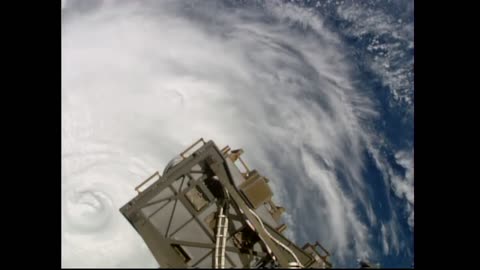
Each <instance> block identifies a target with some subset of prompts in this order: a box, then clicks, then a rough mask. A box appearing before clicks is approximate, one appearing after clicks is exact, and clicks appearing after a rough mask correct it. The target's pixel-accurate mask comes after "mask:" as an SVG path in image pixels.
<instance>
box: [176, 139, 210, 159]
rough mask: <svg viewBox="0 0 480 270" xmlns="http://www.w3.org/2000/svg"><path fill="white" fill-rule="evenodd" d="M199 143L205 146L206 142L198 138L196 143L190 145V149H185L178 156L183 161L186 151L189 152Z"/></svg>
mask: <svg viewBox="0 0 480 270" xmlns="http://www.w3.org/2000/svg"><path fill="white" fill-rule="evenodd" d="M200 142H203V144H206V142H205V141H204V140H203V138H200V139H198V141H196V142H195V143H194V144H192V145H190V147H188V148H187V149H185V150H184V151H183V152H182V153H180V156H181V157H182V158H183V159H186V157H185V156H184V155H185V153H187V152H188V151H190V149H192V148H193V147H194V146H195V145H197V144H198V143H200Z"/></svg>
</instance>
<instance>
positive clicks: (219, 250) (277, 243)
mask: <svg viewBox="0 0 480 270" xmlns="http://www.w3.org/2000/svg"><path fill="white" fill-rule="evenodd" d="M242 154H243V150H242V149H238V150H231V149H230V147H228V146H226V147H225V148H223V149H221V150H220V149H219V148H217V146H216V145H215V143H214V142H212V141H208V142H205V141H204V140H203V139H200V140H198V141H197V142H196V143H194V144H193V145H192V146H190V147H188V148H187V149H186V150H185V151H183V152H182V153H180V155H179V157H178V158H175V159H173V160H172V161H171V162H170V163H169V164H168V165H167V167H166V168H165V170H164V172H163V174H162V175H160V173H159V172H156V173H154V174H153V175H152V176H151V177H149V178H148V179H146V180H145V181H144V182H143V183H141V184H140V185H139V186H137V187H136V188H135V189H136V191H137V192H138V194H137V196H136V197H135V198H133V199H132V200H131V201H129V202H128V203H127V204H125V205H124V206H123V207H122V208H121V209H120V212H121V213H122V214H123V215H124V216H125V218H126V219H127V220H128V221H129V222H130V224H131V225H132V226H133V228H134V229H135V230H136V231H137V232H138V234H139V235H140V236H141V237H142V239H143V240H144V241H145V243H146V245H147V246H148V248H149V250H150V251H151V253H152V254H153V256H154V257H155V259H156V260H157V262H158V263H159V265H160V267H166V268H277V267H278V268H331V267H332V265H331V263H330V262H329V261H328V257H329V256H330V254H329V252H328V251H327V250H325V249H324V248H323V247H322V246H321V245H320V244H319V243H318V242H315V243H314V244H309V243H307V244H305V245H304V246H303V247H302V248H300V247H298V246H297V245H295V244H294V243H293V242H292V241H290V240H289V239H288V238H287V237H285V236H284V235H283V232H284V231H285V229H286V228H287V226H286V225H285V224H282V223H281V216H282V214H283V213H284V211H285V209H284V208H283V207H280V206H277V205H276V204H275V203H274V202H273V201H272V197H273V192H272V190H271V188H270V186H269V180H268V179H267V178H266V177H264V176H262V175H261V174H259V173H258V172H257V171H256V170H250V169H249V167H248V166H247V164H246V163H245V162H244V161H243V160H242V158H241V155H242ZM237 164H238V165H239V166H237Z"/></svg>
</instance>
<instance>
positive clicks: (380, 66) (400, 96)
mask: <svg viewBox="0 0 480 270" xmlns="http://www.w3.org/2000/svg"><path fill="white" fill-rule="evenodd" d="M337 12H338V15H339V16H340V17H341V18H342V19H344V20H346V21H348V22H351V23H352V24H351V26H350V27H349V28H347V29H346V31H347V33H348V34H349V35H351V36H355V37H357V38H361V37H364V36H366V35H372V40H371V43H370V44H369V45H368V46H367V51H368V52H369V53H370V54H371V61H370V67H371V69H372V71H373V72H375V73H376V74H377V75H378V76H380V77H381V78H382V83H383V84H384V85H386V86H387V87H388V88H389V90H390V94H391V95H392V98H393V104H397V105H399V106H400V107H402V108H407V111H410V112H413V100H412V99H413V91H414V90H413V56H412V57H407V56H406V55H405V47H408V48H413V22H412V23H406V22H403V21H402V20H398V19H395V18H393V17H392V16H390V15H388V14H386V13H384V12H382V11H381V10H377V9H376V10H373V9H369V8H364V7H360V6H354V5H339V6H338V7H337ZM410 116H411V115H410ZM410 116H409V117H410Z"/></svg>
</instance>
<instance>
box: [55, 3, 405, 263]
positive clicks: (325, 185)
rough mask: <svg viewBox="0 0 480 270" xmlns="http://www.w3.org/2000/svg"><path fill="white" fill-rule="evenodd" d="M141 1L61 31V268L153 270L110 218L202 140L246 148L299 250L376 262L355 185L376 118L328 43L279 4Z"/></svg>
mask: <svg viewBox="0 0 480 270" xmlns="http://www.w3.org/2000/svg"><path fill="white" fill-rule="evenodd" d="M149 3H150V6H149V7H148V9H147V8H145V7H143V6H142V5H140V4H138V3H136V4H135V5H133V4H126V5H113V4H112V3H110V4H111V5H110V6H109V7H108V8H105V7H100V8H98V9H96V10H95V11H90V13H87V14H81V15H77V16H76V17H72V18H71V19H68V20H67V19H65V20H64V21H63V22H62V34H63V35H62V266H64V267H70V266H75V267H128V266H131V267H155V266H156V263H155V261H154V260H153V258H152V257H151V255H150V253H149V251H148V250H147V249H146V247H145V245H144V244H143V241H142V240H141V239H140V237H139V236H138V235H137V234H136V232H135V231H134V230H133V229H132V228H131V226H130V225H129V224H128V222H126V221H125V220H124V218H123V217H122V216H121V215H120V213H119V212H118V208H119V207H120V206H122V205H123V204H124V203H126V202H127V201H128V200H129V199H131V198H132V197H133V196H134V195H135V193H134V191H133V187H134V186H135V185H136V184H138V183H139V182H140V181H141V180H143V179H144V178H146V177H148V176H149V175H151V174H152V173H153V172H154V171H155V170H159V171H162V170H163V166H165V165H166V163H167V162H168V161H169V160H170V159H171V158H172V157H173V156H175V155H176V154H178V152H180V151H181V150H183V149H184V147H186V146H187V145H189V144H191V143H192V142H193V141H195V140H196V139H198V138H199V137H204V138H206V139H212V140H214V141H215V142H216V143H217V144H218V145H219V146H220V147H222V146H224V145H226V144H229V145H230V146H232V147H242V148H244V149H245V150H246V153H247V155H246V159H247V162H249V164H250V165H251V167H256V168H258V170H259V171H261V172H262V173H263V174H264V175H266V176H268V177H269V178H270V179H271V181H272V184H273V188H274V191H275V198H276V199H277V200H280V201H281V203H280V204H283V205H284V206H286V208H287V211H289V216H288V217H287V221H288V223H289V224H288V225H289V227H290V228H291V229H292V232H293V233H292V234H293V236H294V237H295V238H296V239H305V238H307V240H309V241H315V240H319V241H320V242H322V243H323V244H324V246H326V247H328V248H329V249H330V250H331V251H332V252H333V253H334V254H335V258H336V259H337V260H338V262H339V263H344V262H345V261H346V260H347V259H349V258H353V257H358V256H359V255H360V256H364V257H366V256H368V255H369V254H371V252H372V250H371V247H370V244H369V239H370V238H369V237H370V236H369V235H370V233H371V232H370V229H371V228H368V227H367V226H366V224H364V223H363V222H362V220H361V219H360V217H359V215H358V212H359V210H360V209H366V211H367V216H368V219H369V220H370V222H372V223H375V222H376V217H375V213H373V210H372V208H371V201H370V199H369V198H368V196H367V193H366V190H367V189H368V186H367V184H366V182H365V181H364V179H362V170H363V166H364V165H363V151H364V149H365V146H364V145H365V144H366V143H368V142H369V141H371V139H370V136H371V134H369V133H368V132H366V131H365V129H364V122H363V121H364V120H366V119H371V118H372V117H375V116H376V113H375V110H374V109H373V106H372V104H371V101H370V99H369V98H368V97H367V96H364V95H363V94H362V93H359V91H357V90H356V89H354V88H353V86H352V84H351V80H352V79H351V74H350V73H351V69H350V66H349V63H348V62H347V61H346V59H345V57H344V52H343V51H342V50H341V46H339V44H338V43H337V40H338V39H337V38H336V36H335V34H333V33H331V32H329V31H328V30H326V29H325V28H324V27H323V23H322V22H321V20H320V19H319V18H317V17H316V16H314V15H313V14H312V13H310V12H309V11H304V10H302V9H298V8H296V7H293V6H291V5H289V4H287V5H284V4H280V3H279V2H274V3H273V4H269V5H273V6H275V7H274V8H271V9H270V11H267V14H265V13H262V12H261V11H258V10H257V11H253V10H248V11H236V12H234V13H231V14H228V15H225V14H223V13H220V12H216V10H214V9H212V6H209V7H208V8H202V7H201V6H199V7H194V8H192V9H185V7H184V6H181V5H182V4H181V3H179V2H178V1H161V2H149ZM152 3H153V4H152ZM212 14H215V16H212ZM265 16H273V17H274V18H276V19H278V20H279V21H280V23H277V24H266V23H264V22H263V19H264V18H265ZM285 21H289V22H293V21H297V22H300V23H302V24H304V25H308V26H310V27H311V28H312V29H314V30H315V31H316V35H309V34H304V33H302V34H299V33H298V32H296V31H293V30H292V29H291V28H290V27H289V24H288V23H282V22H285ZM398 159H399V162H400V163H402V164H406V162H407V161H405V157H404V156H403V155H401V154H399V158H398ZM338 171H340V172H342V174H344V175H345V177H344V178H345V179H343V180H342V181H340V179H339V178H338V176H337V175H336V174H335V173H334V172H338ZM306 190H307V191H309V192H310V193H307V192H305V191H306ZM398 190H400V191H402V192H403V191H404V190H405V189H404V188H402V187H401V186H399V187H398ZM404 193H405V192H404ZM404 193H402V194H404ZM407 193H408V192H407ZM306 194H309V197H306ZM309 209H314V210H315V211H309ZM306 216H308V217H309V221H308V222H305V223H303V221H302V222H300V223H299V222H297V220H299V219H300V218H303V219H304V218H305V217H306ZM293 221H296V222H295V223H294V222H293ZM296 223H299V224H296ZM390 226H393V225H390ZM390 229H392V228H391V227H390ZM393 234H394V233H393ZM392 237H393V236H392ZM392 237H391V241H394V240H395V239H394V238H392ZM299 244H301V245H302V244H303V242H302V243H299ZM85 258H88V260H85Z"/></svg>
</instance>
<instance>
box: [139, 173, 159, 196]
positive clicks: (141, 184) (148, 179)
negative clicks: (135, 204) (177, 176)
mask: <svg viewBox="0 0 480 270" xmlns="http://www.w3.org/2000/svg"><path fill="white" fill-rule="evenodd" d="M155 175H158V177H159V178H160V177H161V176H160V174H159V173H158V171H157V172H155V173H154V174H152V176H150V177H149V178H147V180H145V181H143V182H142V183H140V185H138V186H137V187H136V188H135V191H137V192H138V193H142V192H141V191H140V188H141V187H142V186H143V185H145V184H146V183H147V182H148V181H150V180H152V178H153V177H154V176H155Z"/></svg>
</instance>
